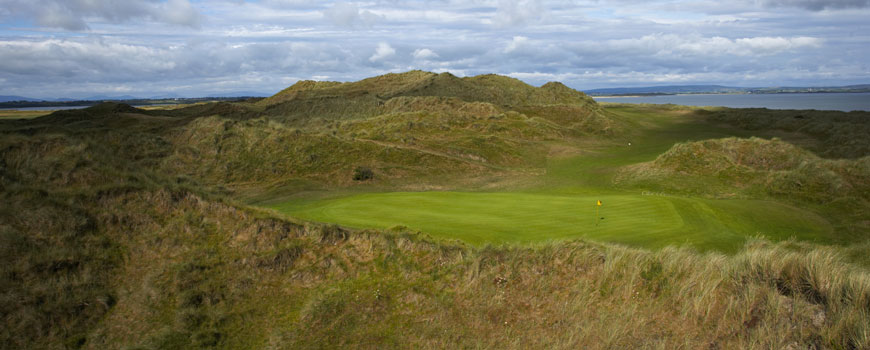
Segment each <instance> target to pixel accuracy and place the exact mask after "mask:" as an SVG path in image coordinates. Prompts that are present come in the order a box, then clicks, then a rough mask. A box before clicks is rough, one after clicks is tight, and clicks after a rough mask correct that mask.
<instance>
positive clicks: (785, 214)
mask: <svg viewBox="0 0 870 350" xmlns="http://www.w3.org/2000/svg"><path fill="white" fill-rule="evenodd" d="M597 200H601V201H602V204H603V205H602V206H601V207H599V212H598V216H596V201H597ZM271 208H273V209H276V210H278V211H281V212H284V213H286V214H288V215H292V216H294V217H298V218H302V219H306V220H314V221H321V222H333V223H337V224H340V225H344V226H348V227H354V228H380V229H383V228H390V227H394V226H406V227H408V228H409V229H411V230H419V231H422V232H424V233H426V234H429V235H432V236H435V237H440V238H447V239H459V240H462V241H465V242H468V243H472V244H483V243H504V242H543V241H551V240H563V239H572V238H586V239H592V240H598V241H607V242H616V243H623V244H628V245H634V246H643V247H650V248H656V247H662V246H665V245H670V244H678V245H679V244H689V245H691V246H694V247H696V248H699V249H702V250H708V249H715V250H720V251H734V250H736V249H738V248H739V247H740V246H741V245H742V244H743V242H744V240H745V239H746V238H747V237H750V236H755V235H763V236H766V237H769V238H771V239H785V238H789V237H795V238H798V239H802V240H815V241H826V240H827V237H828V236H829V234H830V231H831V228H830V225H829V224H828V223H827V222H826V221H825V220H824V219H822V218H821V217H819V216H818V215H815V214H813V213H811V212H807V211H805V210H801V209H798V208H795V207H791V206H787V205H784V204H779V203H776V202H769V201H754V200H704V199H693V198H681V197H663V196H644V195H639V194H624V195H599V196H596V195H593V194H586V195H584V194H579V195H553V194H534V193H468V192H392V193H368V194H360V195H353V196H347V197H342V198H336V199H327V200H316V201H310V202H288V203H283V204H278V205H273V206H271Z"/></svg>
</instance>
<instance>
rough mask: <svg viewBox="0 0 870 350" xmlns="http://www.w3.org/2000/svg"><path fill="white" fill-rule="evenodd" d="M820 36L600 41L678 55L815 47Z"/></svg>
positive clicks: (632, 50) (621, 48) (626, 49)
mask: <svg viewBox="0 0 870 350" xmlns="http://www.w3.org/2000/svg"><path fill="white" fill-rule="evenodd" d="M822 42H823V40H821V39H819V38H813V37H792V38H784V37H750V38H738V39H729V38H725V37H721V36H714V37H701V36H697V35H676V34H651V35H645V36H643V37H640V38H632V39H616V40H608V41H605V42H603V43H601V44H603V45H604V47H606V48H608V49H610V50H611V51H616V52H622V53H624V54H633V55H658V56H665V57H679V56H720V55H732V56H766V55H775V54H778V53H782V52H785V51H792V50H797V49H802V48H817V47H819V46H821V44H822Z"/></svg>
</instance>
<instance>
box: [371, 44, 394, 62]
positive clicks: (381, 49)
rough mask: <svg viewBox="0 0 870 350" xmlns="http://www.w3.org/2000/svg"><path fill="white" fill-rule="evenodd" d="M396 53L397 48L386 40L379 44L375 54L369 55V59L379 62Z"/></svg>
mask: <svg viewBox="0 0 870 350" xmlns="http://www.w3.org/2000/svg"><path fill="white" fill-rule="evenodd" d="M395 54H396V49H394V48H393V47H392V46H390V44H387V43H385V42H381V43H379V44H378V48H377V49H375V54H374V55H372V56H371V57H369V61H372V62H378V61H382V60H384V59H386V58H389V57H392V56H394V55H395Z"/></svg>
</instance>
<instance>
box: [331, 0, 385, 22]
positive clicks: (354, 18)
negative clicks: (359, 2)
mask: <svg viewBox="0 0 870 350" xmlns="http://www.w3.org/2000/svg"><path fill="white" fill-rule="evenodd" d="M323 17H324V18H327V19H329V20H330V21H331V22H332V23H333V24H335V25H337V26H343V27H355V26H363V27H371V26H372V25H374V24H375V23H377V22H378V21H380V20H382V19H383V17H382V16H378V15H376V14H374V13H373V12H371V11H369V10H360V9H359V7H357V6H356V5H354V4H351V3H346V2H339V3H336V4H335V5H333V6H332V7H330V8H328V9H326V10H325V11H323Z"/></svg>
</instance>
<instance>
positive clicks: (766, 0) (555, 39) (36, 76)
mask: <svg viewBox="0 0 870 350" xmlns="http://www.w3.org/2000/svg"><path fill="white" fill-rule="evenodd" d="M868 19H870V0H731V1H718V0H648V1H643V0H612V1H605V0H583V1H568V0H563V1H543V0H541V1H535V0H432V1H421V0H372V1H360V2H355V1H336V2H332V1H308V0H258V1H254V0H247V1H246V0H209V1H204V0H203V1H197V0H125V1H120V0H0V95H21V96H28V97H36V98H54V97H72V98H82V97H88V96H93V95H113V96H117V95H134V96H143V97H144V96H155V95H167V94H173V95H178V96H185V97H190V96H204V95H217V94H227V93H229V94H232V93H236V92H257V93H262V94H272V93H275V92H277V91H279V90H280V89H282V88H284V87H287V86H289V85H291V84H293V83H294V82H296V81H297V80H300V79H314V80H338V81H349V80H358V79H361V78H365V77H369V76H374V75H378V74H383V73H388V72H402V71H407V70H411V69H422V70H427V71H433V72H445V71H447V72H451V73H453V74H455V75H458V76H469V75H477V74H482V73H498V74H505V75H510V76H513V77H516V78H519V79H522V80H524V81H526V82H528V83H530V84H534V85H540V84H543V83H545V82H547V81H551V80H557V81H562V82H564V83H565V84H567V85H569V86H571V87H574V88H577V89H581V90H583V89H593V88H602V87H617V86H649V85H671V84H723V85H735V86H783V85H815V86H818V85H847V84H859V83H870V20H868Z"/></svg>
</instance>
